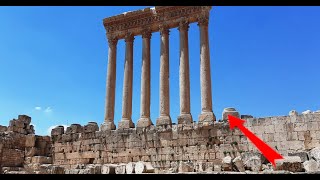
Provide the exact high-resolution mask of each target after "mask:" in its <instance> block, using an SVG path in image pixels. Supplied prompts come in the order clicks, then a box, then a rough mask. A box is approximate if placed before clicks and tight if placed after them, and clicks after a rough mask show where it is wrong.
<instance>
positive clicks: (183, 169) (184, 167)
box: [178, 162, 194, 172]
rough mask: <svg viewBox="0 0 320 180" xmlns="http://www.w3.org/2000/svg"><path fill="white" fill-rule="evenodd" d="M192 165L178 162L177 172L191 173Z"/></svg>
mask: <svg viewBox="0 0 320 180" xmlns="http://www.w3.org/2000/svg"><path fill="white" fill-rule="evenodd" d="M193 169H194V168H193V164H192V163H190V162H180V163H179V169H178V172H193Z"/></svg>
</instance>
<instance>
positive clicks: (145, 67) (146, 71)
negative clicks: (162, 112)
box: [137, 30, 152, 127]
mask: <svg viewBox="0 0 320 180" xmlns="http://www.w3.org/2000/svg"><path fill="white" fill-rule="evenodd" d="M150 38H151V32H150V31H148V30H145V31H144V32H143V34H142V68H141V102H140V119H139V121H138V123H137V127H147V126H150V125H151V124H152V122H151V120H150Z"/></svg>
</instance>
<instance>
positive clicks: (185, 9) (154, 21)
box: [103, 6, 211, 39]
mask: <svg viewBox="0 0 320 180" xmlns="http://www.w3.org/2000/svg"><path fill="white" fill-rule="evenodd" d="M210 9H211V6H156V7H155V8H145V9H142V10H137V11H132V12H127V13H123V14H120V15H117V16H112V17H109V18H105V19H104V20H103V24H104V27H105V29H106V31H107V35H108V37H109V38H114V37H116V38H118V39H124V38H125V36H126V34H127V33H128V32H131V33H132V35H133V36H136V35H142V34H143V31H144V30H145V29H149V30H150V31H151V32H158V31H159V28H160V26H166V27H167V28H168V29H170V28H175V27H179V22H180V21H188V22H189V23H193V22H199V21H203V20H206V21H208V18H209V11H210Z"/></svg>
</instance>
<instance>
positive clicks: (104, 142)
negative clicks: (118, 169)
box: [52, 113, 320, 170]
mask: <svg viewBox="0 0 320 180" xmlns="http://www.w3.org/2000/svg"><path fill="white" fill-rule="evenodd" d="M243 118H244V119H246V120H247V121H246V123H245V126H246V127H247V128H248V129H250V130H251V131H253V132H254V133H255V134H256V135H257V136H259V137H260V138H261V139H263V140H264V141H265V142H266V143H268V144H269V145H270V146H272V147H273V148H274V149H275V150H277V151H278V152H280V153H281V154H282V155H288V154H292V153H297V152H301V151H304V150H310V149H312V148H314V147H317V146H319V140H320V131H319V127H320V113H310V114H301V115H297V114H292V115H290V116H280V117H266V118H245V117H243ZM98 129H99V128H98V125H97V124H96V123H93V122H90V123H89V124H88V125H86V126H84V127H81V126H80V125H78V124H74V125H71V126H70V127H69V128H68V129H67V131H66V132H64V129H63V127H57V128H55V129H53V131H52V140H53V148H52V153H53V163H54V164H55V165H61V166H64V167H65V168H75V167H76V165H77V164H108V163H113V164H118V163H128V162H137V161H145V162H151V163H152V165H153V166H154V167H155V168H160V169H169V168H177V162H181V161H183V162H193V164H194V166H198V165H199V164H202V163H203V164H204V167H203V168H206V169H211V170H214V168H215V167H216V166H219V165H221V164H222V159H223V158H224V157H225V156H231V157H232V158H235V157H237V156H239V155H240V154H241V155H242V156H243V154H245V153H247V152H259V151H258V150H257V149H256V148H255V147H254V146H253V145H252V144H251V143H250V142H249V141H248V140H247V138H246V137H245V136H244V135H243V134H242V133H241V132H240V131H239V130H238V129H235V130H232V131H231V130H230V129H229V125H228V123H227V122H226V121H225V122H215V123H214V124H212V125H209V126H200V125H198V124H197V123H193V124H185V125H181V124H179V125H172V127H169V126H167V127H156V126H150V127H149V128H130V129H117V130H109V131H98ZM194 168H195V169H197V168H200V167H194Z"/></svg>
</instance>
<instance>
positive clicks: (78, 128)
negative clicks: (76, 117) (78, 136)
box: [66, 124, 83, 134]
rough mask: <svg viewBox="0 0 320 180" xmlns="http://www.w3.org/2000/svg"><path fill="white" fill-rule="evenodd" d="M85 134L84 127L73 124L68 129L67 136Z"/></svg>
mask: <svg viewBox="0 0 320 180" xmlns="http://www.w3.org/2000/svg"><path fill="white" fill-rule="evenodd" d="M81 132H83V127H82V126H81V125H80V124H71V125H70V127H67V130H66V134H74V133H81Z"/></svg>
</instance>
